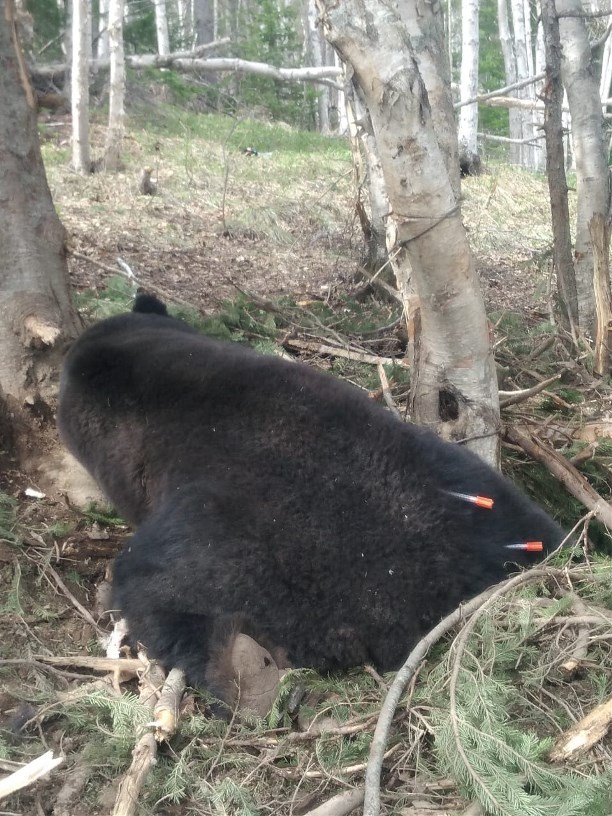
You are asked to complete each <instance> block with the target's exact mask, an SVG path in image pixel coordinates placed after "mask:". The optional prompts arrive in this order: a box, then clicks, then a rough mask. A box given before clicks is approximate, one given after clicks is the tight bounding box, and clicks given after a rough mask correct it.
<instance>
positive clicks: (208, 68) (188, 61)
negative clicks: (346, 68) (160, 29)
mask: <svg viewBox="0 0 612 816" xmlns="http://www.w3.org/2000/svg"><path fill="white" fill-rule="evenodd" d="M224 43H225V41H224V40H218V41H217V43H210V45H211V46H212V45H220V44H224ZM200 51H201V49H198V52H195V51H180V52H177V53H174V54H164V55H160V54H132V55H131V56H126V57H125V64H126V65H127V66H128V67H129V68H135V69H142V68H172V69H174V70H176V71H181V72H184V73H194V72H196V71H199V72H202V73H211V74H216V73H228V72H232V73H237V74H254V75H256V76H263V77H269V78H270V79H278V80H281V81H283V82H317V83H320V84H323V85H333V86H334V87H338V88H339V89H342V88H343V86H342V84H341V83H340V82H339V81H337V80H338V79H339V77H340V76H341V74H342V71H341V69H340V68H338V67H337V66H334V65H322V66H319V67H307V68H277V67H276V66H275V65H268V64H267V63H265V62H252V61H250V60H243V59H237V58H234V57H210V58H208V59H206V58H202V57H200V56H198V53H199V52H200ZM109 67H110V62H109V60H107V59H103V60H90V61H89V70H90V71H107V70H109ZM30 72H31V75H32V82H33V83H34V85H36V84H41V83H45V82H53V83H54V84H56V85H63V83H64V81H65V78H66V75H67V72H68V66H67V65H65V64H63V63H56V64H53V65H32V66H30Z"/></svg>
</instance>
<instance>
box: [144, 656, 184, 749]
mask: <svg viewBox="0 0 612 816" xmlns="http://www.w3.org/2000/svg"><path fill="white" fill-rule="evenodd" d="M184 691H185V672H183V671H181V670H180V669H171V671H170V673H169V674H168V676H167V677H166V681H165V683H164V685H163V687H162V690H161V694H160V695H159V700H158V701H157V703H156V704H155V708H154V709H153V722H151V723H149V725H150V726H151V727H152V728H155V739H156V740H157V742H164V741H165V740H167V739H169V738H170V737H171V736H172V734H174V732H175V731H176V724H177V722H178V712H179V705H180V703H181V699H182V697H183V692H184Z"/></svg>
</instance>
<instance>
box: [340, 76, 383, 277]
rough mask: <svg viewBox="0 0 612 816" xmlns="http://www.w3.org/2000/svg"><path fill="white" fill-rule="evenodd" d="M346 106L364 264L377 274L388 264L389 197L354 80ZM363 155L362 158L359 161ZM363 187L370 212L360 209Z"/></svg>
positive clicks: (369, 126) (367, 116)
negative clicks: (363, 241) (364, 252)
mask: <svg viewBox="0 0 612 816" xmlns="http://www.w3.org/2000/svg"><path fill="white" fill-rule="evenodd" d="M346 106H347V112H348V114H349V133H350V136H351V145H352V146H353V168H354V172H355V188H356V190H357V196H358V204H357V206H358V216H359V219H360V222H361V227H362V230H363V233H364V238H365V243H366V266H367V268H368V269H369V270H370V271H372V272H374V273H375V274H377V273H379V272H380V270H381V269H382V267H383V266H384V265H385V264H386V263H387V260H388V257H389V256H388V254H387V227H386V221H387V215H388V214H389V199H388V198H387V188H386V186H385V179H384V176H383V171H382V166H381V164H380V158H379V156H378V151H377V147H376V138H375V136H374V130H373V128H372V122H371V120H370V115H369V114H368V112H367V110H366V109H365V107H364V105H363V103H362V101H361V99H360V98H359V89H358V88H356V87H355V85H354V84H353V83H351V84H350V85H349V92H348V93H347V95H346ZM362 158H363V161H362ZM364 187H365V189H366V191H367V196H368V203H369V205H370V207H369V214H366V213H365V211H364V209H363V202H362V197H361V191H362V189H363V188H364ZM392 278H393V270H391V269H389V275H384V273H383V280H384V281H385V282H386V283H391V279H392Z"/></svg>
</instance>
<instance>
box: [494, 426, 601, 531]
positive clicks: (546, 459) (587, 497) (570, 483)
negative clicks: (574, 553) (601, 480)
mask: <svg viewBox="0 0 612 816" xmlns="http://www.w3.org/2000/svg"><path fill="white" fill-rule="evenodd" d="M506 436H507V438H508V439H509V440H510V441H511V442H514V443H515V444H516V445H519V446H520V447H521V448H522V449H523V450H524V451H525V453H527V454H529V456H531V457H532V458H533V459H535V460H536V461H538V462H541V463H542V464H543V465H545V466H546V467H547V468H548V470H549V471H550V472H551V473H552V475H553V476H555V477H556V478H557V479H558V480H559V481H560V482H561V483H562V484H563V485H565V487H566V488H567V489H568V490H569V492H570V493H571V494H572V496H575V498H577V499H578V501H580V502H582V504H584V506H585V507H586V508H587V509H588V510H592V511H593V513H594V514H595V516H596V517H597V518H598V519H599V520H600V521H601V522H603V523H604V524H605V525H606V527H608V529H612V506H610V505H609V504H608V502H606V501H604V499H603V498H602V497H601V496H600V495H599V493H598V492H597V491H596V490H595V489H594V488H593V487H591V485H590V484H589V483H588V482H587V481H586V479H585V478H584V476H582V474H581V473H579V472H578V471H577V470H576V468H575V467H574V466H573V465H571V464H570V463H569V462H568V461H567V459H565V458H564V457H563V456H561V454H559V453H557V451H555V450H553V449H552V448H549V447H547V446H546V445H545V444H544V443H543V442H541V441H540V440H539V439H537V438H536V437H533V436H527V435H526V434H524V433H521V431H518V430H517V429H516V428H511V427H509V426H508V427H507V428H506Z"/></svg>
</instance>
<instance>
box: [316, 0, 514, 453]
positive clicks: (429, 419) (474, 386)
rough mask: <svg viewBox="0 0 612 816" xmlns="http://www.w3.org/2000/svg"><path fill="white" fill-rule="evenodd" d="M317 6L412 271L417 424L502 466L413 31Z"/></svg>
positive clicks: (331, 5) (392, 238)
mask: <svg viewBox="0 0 612 816" xmlns="http://www.w3.org/2000/svg"><path fill="white" fill-rule="evenodd" d="M317 2H318V6H319V8H320V9H321V12H322V19H323V27H324V33H325V36H326V37H327V38H328V40H329V41H330V42H332V43H333V44H334V46H335V47H336V49H337V50H338V51H339V53H340V55H341V56H342V58H343V60H344V61H345V62H346V63H347V65H348V66H350V68H352V70H353V81H354V82H355V83H356V84H357V85H358V87H359V88H360V92H361V94H362V96H363V99H364V100H365V102H366V104H367V108H368V112H369V114H370V118H371V120H372V125H373V128H374V134H375V137H376V142H377V148H378V155H379V156H380V161H381V165H382V170H383V175H384V179H385V185H386V188H387V194H388V196H389V202H390V205H391V211H390V214H389V219H388V224H389V232H388V240H389V243H390V245H391V247H392V248H393V251H394V252H396V253H397V255H403V254H405V255H406V256H407V259H408V261H409V266H410V267H411V268H412V274H413V281H414V287H415V291H416V296H417V297H416V299H417V301H418V303H416V304H413V306H416V309H415V308H413V309H412V315H413V317H415V319H416V315H417V314H418V319H419V321H420V326H421V330H420V331H419V332H418V337H417V341H418V343H417V344H412V345H413V350H414V358H415V362H416V363H417V365H416V367H415V368H414V369H413V380H412V404H413V409H414V412H413V418H414V419H415V420H416V421H417V422H421V423H422V424H427V425H430V426H432V427H434V428H436V429H437V430H439V431H440V432H441V433H442V434H443V435H444V436H445V437H446V438H450V439H457V438H461V439H463V440H466V441H467V444H468V445H469V446H470V447H471V448H472V449H473V450H475V451H476V452H477V453H479V454H480V455H481V456H482V457H483V458H485V459H486V460H488V461H489V462H492V463H497V461H498V428H499V412H498V407H497V406H498V398H497V382H496V375H495V367H494V364H493V357H492V354H491V350H490V347H489V338H488V329H487V321H486V314H485V310H484V304H483V300H482V295H481V293H480V288H479V284H478V280H477V278H476V274H475V270H474V264H473V260H472V256H471V252H470V249H469V245H468V242H467V237H466V233H465V229H464V227H463V224H462V221H461V213H460V202H459V199H458V197H457V195H456V194H455V192H454V190H453V188H452V185H451V183H450V180H449V177H448V173H447V172H446V165H445V159H444V157H443V155H442V151H441V149H440V145H439V143H438V139H437V137H436V134H435V132H434V128H433V123H432V116H431V111H430V105H429V99H428V93H427V90H426V89H425V86H424V84H423V81H422V80H421V78H420V76H419V74H418V71H417V67H416V58H415V55H414V52H413V51H412V49H411V45H410V39H409V37H408V35H407V31H406V28H405V26H404V25H402V22H401V20H400V19H399V18H398V16H397V14H396V12H395V9H394V7H393V6H392V5H391V4H387V3H385V2H381V0H340V2H338V0H317ZM402 269H403V270H405V269H406V265H405V264H403V265H402ZM404 291H406V288H405V289H404ZM406 306H407V307H408V308H410V304H409V303H406ZM417 345H418V348H417V347H416V346H417Z"/></svg>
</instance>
